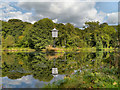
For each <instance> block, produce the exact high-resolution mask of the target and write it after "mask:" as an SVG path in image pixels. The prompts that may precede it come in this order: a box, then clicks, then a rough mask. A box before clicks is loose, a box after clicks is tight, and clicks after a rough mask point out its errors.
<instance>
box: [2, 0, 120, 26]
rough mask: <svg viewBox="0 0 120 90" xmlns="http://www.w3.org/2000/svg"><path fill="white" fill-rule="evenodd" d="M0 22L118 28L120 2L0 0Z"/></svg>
mask: <svg viewBox="0 0 120 90" xmlns="http://www.w3.org/2000/svg"><path fill="white" fill-rule="evenodd" d="M0 1H1V5H0V12H1V14H0V20H4V21H8V20H9V19H20V20H22V21H26V22H31V23H34V22H36V21H38V20H40V19H43V18H50V19H52V20H53V22H55V23H64V24H65V23H71V24H73V25H75V26H76V27H83V25H84V23H85V22H86V21H99V22H100V23H104V22H107V23H108V24H109V25H116V24H118V0H114V1H113V0H109V1H108V0H103V1H100V0H97V1H96V0H92V1H91V0H64V1H62V0H60V1H59V2H58V1H56V0H51V1H52V2H50V1H49V0H20V1H19V0H17V1H15V0H8V1H7V0H6V1H5V0H4V1H2V0H0Z"/></svg>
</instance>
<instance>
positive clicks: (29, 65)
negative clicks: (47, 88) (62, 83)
mask: <svg viewBox="0 0 120 90" xmlns="http://www.w3.org/2000/svg"><path fill="white" fill-rule="evenodd" d="M108 54H109V55H108ZM108 54H106V55H104V53H103V52H102V51H97V52H96V53H88V52H80V53H66V54H64V55H62V56H61V57H57V58H56V59H55V62H54V60H52V59H51V60H49V59H48V58H47V56H50V55H46V54H45V53H28V54H27V53H26V54H25V53H3V58H2V59H3V60H2V70H3V71H2V74H3V76H8V77H9V78H11V79H17V78H21V77H22V76H25V75H28V74H31V75H33V77H34V78H36V79H39V80H40V81H46V82H48V81H50V80H52V79H53V76H52V68H53V67H56V68H58V74H67V75H71V74H72V73H73V72H74V70H81V71H82V73H83V72H87V71H89V72H90V73H94V72H101V73H111V74H114V73H117V69H116V65H117V64H118V61H117V60H115V58H117V56H116V55H117V54H115V53H108ZM111 54H112V55H111ZM108 56H110V57H108ZM53 57H54V55H53ZM104 57H107V58H104ZM10 62H11V63H12V64H11V63H10ZM110 62H111V63H110ZM110 65H111V66H110ZM109 67H111V68H109ZM104 68H105V69H104ZM110 70H112V72H111V71H110Z"/></svg>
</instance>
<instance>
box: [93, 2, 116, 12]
mask: <svg viewBox="0 0 120 90" xmlns="http://www.w3.org/2000/svg"><path fill="white" fill-rule="evenodd" d="M95 8H96V9H97V10H98V11H103V12H105V13H112V12H118V2H97V3H96V5H95Z"/></svg>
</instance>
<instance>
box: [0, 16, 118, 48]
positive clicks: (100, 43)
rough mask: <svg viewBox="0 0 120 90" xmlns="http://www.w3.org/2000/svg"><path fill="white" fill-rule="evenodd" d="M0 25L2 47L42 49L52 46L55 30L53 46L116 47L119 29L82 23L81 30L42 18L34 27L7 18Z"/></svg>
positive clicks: (71, 25) (106, 25)
mask: <svg viewBox="0 0 120 90" xmlns="http://www.w3.org/2000/svg"><path fill="white" fill-rule="evenodd" d="M1 22H2V28H1V32H2V47H3V48H11V47H24V48H27V47H29V48H32V49H36V50H41V49H44V48H46V47H47V46H49V45H53V38H52V29H53V28H56V29H57V30H58V38H56V42H55V44H56V46H59V47H62V46H65V47H66V48H68V47H78V48H86V47H87V48H92V47H96V48H98V49H101V48H111V47H112V48H117V47H118V26H117V25H116V26H110V25H108V24H107V23H102V24H100V23H99V22H98V21H97V22H85V26H83V29H80V28H78V27H75V26H74V25H73V24H71V23H66V24H63V23H54V22H53V21H52V20H51V19H48V18H44V19H41V20H39V21H37V22H35V23H34V24H31V23H29V22H23V21H22V20H19V19H9V20H8V21H1Z"/></svg>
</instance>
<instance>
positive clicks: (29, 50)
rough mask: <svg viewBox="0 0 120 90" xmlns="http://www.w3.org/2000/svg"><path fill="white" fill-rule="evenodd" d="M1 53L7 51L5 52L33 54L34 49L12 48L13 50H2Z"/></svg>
mask: <svg viewBox="0 0 120 90" xmlns="http://www.w3.org/2000/svg"><path fill="white" fill-rule="evenodd" d="M2 51H7V52H34V51H35V49H31V48H19V47H14V48H2Z"/></svg>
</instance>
